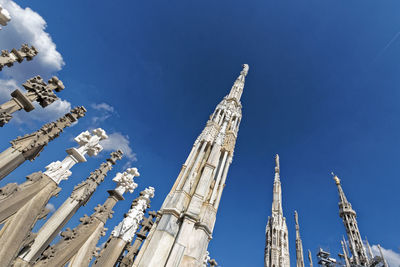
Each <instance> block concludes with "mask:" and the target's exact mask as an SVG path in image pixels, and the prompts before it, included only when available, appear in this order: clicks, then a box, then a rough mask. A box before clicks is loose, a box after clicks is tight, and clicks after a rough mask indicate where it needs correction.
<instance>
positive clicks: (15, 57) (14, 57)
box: [0, 44, 38, 70]
mask: <svg viewBox="0 0 400 267" xmlns="http://www.w3.org/2000/svg"><path fill="white" fill-rule="evenodd" d="M37 53H38V51H37V50H36V48H35V47H34V46H31V47H29V46H28V45H27V44H23V45H22V46H21V48H20V49H19V50H17V49H15V48H14V49H13V50H11V52H8V50H1V55H0V70H2V69H3V67H4V66H7V67H11V66H12V65H13V64H14V62H18V63H21V62H22V61H23V60H24V58H26V60H28V61H29V60H32V59H33V57H34V56H36V55H37Z"/></svg>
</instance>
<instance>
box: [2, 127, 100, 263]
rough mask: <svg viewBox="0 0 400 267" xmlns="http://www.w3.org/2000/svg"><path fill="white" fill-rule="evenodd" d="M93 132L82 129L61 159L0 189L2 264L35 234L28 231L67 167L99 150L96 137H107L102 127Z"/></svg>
mask: <svg viewBox="0 0 400 267" xmlns="http://www.w3.org/2000/svg"><path fill="white" fill-rule="evenodd" d="M93 134H94V135H93V136H92V135H90V134H89V133H88V132H83V133H81V134H80V135H78V136H77V137H76V138H75V141H77V142H78V144H79V147H78V148H71V149H67V153H68V154H69V155H68V156H67V157H66V158H65V159H64V160H63V161H62V162H60V161H56V162H53V163H51V164H50V165H48V166H46V169H47V170H46V171H45V172H44V173H41V172H36V173H33V174H31V175H30V176H28V177H27V179H28V181H27V182H25V183H23V184H21V185H16V184H8V185H6V186H5V188H7V187H8V188H10V186H12V187H13V189H12V190H9V189H8V190H3V188H2V190H1V195H0V222H4V221H5V224H4V226H3V228H2V229H1V231H0V244H2V246H1V247H0V259H1V262H2V264H5V266H7V265H8V264H10V263H11V262H12V261H13V260H14V258H15V257H16V256H17V253H19V251H20V250H21V248H23V247H26V246H29V244H30V243H32V242H33V240H34V238H35V235H34V234H32V233H31V230H32V227H33V226H34V225H35V223H36V222H37V220H39V219H42V218H44V217H45V216H46V215H47V213H48V212H49V211H48V210H46V208H45V206H46V204H47V203H48V201H49V199H50V198H51V197H52V196H54V195H57V194H58V192H59V191H60V190H61V188H60V187H58V184H59V183H60V181H62V180H66V179H67V178H68V176H70V175H71V171H70V168H71V167H72V166H74V165H75V164H76V163H78V162H83V161H86V159H85V154H88V155H90V156H93V155H97V153H98V152H100V151H101V150H102V147H101V146H100V145H99V141H100V140H102V139H104V138H106V137H107V136H106V135H105V132H104V130H102V129H96V130H94V131H93Z"/></svg>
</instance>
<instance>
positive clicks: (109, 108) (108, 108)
mask: <svg viewBox="0 0 400 267" xmlns="http://www.w3.org/2000/svg"><path fill="white" fill-rule="evenodd" d="M90 106H91V107H92V108H93V109H95V110H105V111H108V112H114V107H113V106H110V105H109V104H107V103H100V104H96V103H94V104H91V105H90Z"/></svg>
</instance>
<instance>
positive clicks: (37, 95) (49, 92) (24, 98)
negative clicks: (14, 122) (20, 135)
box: [0, 76, 64, 127]
mask: <svg viewBox="0 0 400 267" xmlns="http://www.w3.org/2000/svg"><path fill="white" fill-rule="evenodd" d="M22 86H23V87H24V88H25V89H26V90H27V92H26V93H25V94H24V93H22V92H21V91H20V90H18V89H16V90H15V91H14V92H12V93H11V96H12V98H11V100H10V101H8V102H6V103H4V104H2V105H0V127H3V126H4V125H5V124H6V123H8V122H9V121H10V120H11V119H12V115H11V114H12V113H14V112H16V111H18V110H21V109H24V110H25V111H27V112H29V111H32V110H33V109H34V108H35V107H34V105H33V104H32V102H34V101H37V102H38V103H39V105H40V106H42V107H43V108H44V107H47V106H48V105H50V104H51V103H53V102H54V101H56V100H57V99H58V97H57V96H56V94H55V93H54V92H53V91H56V92H60V91H62V90H63V89H64V84H63V83H62V81H60V80H59V79H58V78H57V77H55V76H54V77H52V78H51V79H50V80H49V81H48V83H47V84H46V83H45V82H44V81H43V79H42V78H41V77H40V76H36V77H33V78H31V79H29V80H27V81H26V82H25V83H24V84H23V85H22Z"/></svg>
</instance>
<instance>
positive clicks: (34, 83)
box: [22, 76, 65, 107]
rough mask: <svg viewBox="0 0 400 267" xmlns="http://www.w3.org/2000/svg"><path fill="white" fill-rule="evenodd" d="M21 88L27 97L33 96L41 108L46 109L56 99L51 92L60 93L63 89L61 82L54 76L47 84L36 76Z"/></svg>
mask: <svg viewBox="0 0 400 267" xmlns="http://www.w3.org/2000/svg"><path fill="white" fill-rule="evenodd" d="M22 86H23V87H24V88H25V89H26V90H27V91H28V96H30V95H33V96H34V97H35V98H36V99H35V100H36V101H37V102H38V103H39V105H40V106H42V107H46V106H48V105H50V104H51V103H53V102H54V101H56V100H57V99H58V97H57V96H56V95H55V94H54V92H53V91H56V92H60V91H62V90H63V89H64V88H65V87H64V84H63V82H62V81H60V80H59V79H58V78H57V77H56V76H53V77H52V78H51V79H50V80H49V81H48V84H46V83H45V82H44V81H43V79H42V78H41V77H40V76H36V77H33V78H31V79H29V80H27V81H26V82H25V83H24V84H23V85H22Z"/></svg>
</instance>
